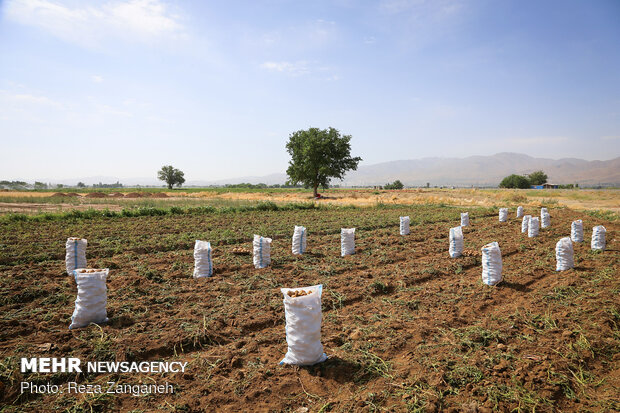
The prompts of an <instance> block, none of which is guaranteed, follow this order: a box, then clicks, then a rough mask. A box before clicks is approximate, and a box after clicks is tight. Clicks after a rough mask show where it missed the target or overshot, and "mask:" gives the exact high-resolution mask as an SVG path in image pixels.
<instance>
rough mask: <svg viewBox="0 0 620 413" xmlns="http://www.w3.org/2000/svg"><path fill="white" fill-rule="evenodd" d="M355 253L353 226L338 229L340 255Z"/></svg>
mask: <svg viewBox="0 0 620 413" xmlns="http://www.w3.org/2000/svg"><path fill="white" fill-rule="evenodd" d="M352 254H355V228H342V229H341V230H340V255H342V256H343V257H344V256H345V255H352Z"/></svg>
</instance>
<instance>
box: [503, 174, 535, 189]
mask: <svg viewBox="0 0 620 413" xmlns="http://www.w3.org/2000/svg"><path fill="white" fill-rule="evenodd" d="M499 187H500V188H521V189H525V188H529V187H530V181H529V179H527V178H526V177H525V176H522V175H516V174H512V175H509V176H507V177H505V178H504V179H502V182H501V183H500V184H499Z"/></svg>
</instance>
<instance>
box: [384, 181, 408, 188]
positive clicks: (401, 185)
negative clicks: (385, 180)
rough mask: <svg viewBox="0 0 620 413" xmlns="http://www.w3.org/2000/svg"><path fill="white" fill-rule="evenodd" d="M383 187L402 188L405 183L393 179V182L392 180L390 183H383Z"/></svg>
mask: <svg viewBox="0 0 620 413" xmlns="http://www.w3.org/2000/svg"><path fill="white" fill-rule="evenodd" d="M383 187H384V188H385V189H403V188H404V187H405V185H403V183H402V182H400V180H398V179H397V180H395V181H394V182H392V183H391V184H385V185H384V186H383Z"/></svg>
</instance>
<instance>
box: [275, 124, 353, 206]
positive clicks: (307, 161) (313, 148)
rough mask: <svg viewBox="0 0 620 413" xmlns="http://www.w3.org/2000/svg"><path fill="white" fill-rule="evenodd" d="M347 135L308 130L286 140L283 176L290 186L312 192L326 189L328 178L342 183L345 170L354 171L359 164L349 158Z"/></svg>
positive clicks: (333, 130)
mask: <svg viewBox="0 0 620 413" xmlns="http://www.w3.org/2000/svg"><path fill="white" fill-rule="evenodd" d="M350 142H351V135H342V136H341V135H340V132H339V131H338V130H337V129H334V128H332V127H330V128H329V129H319V128H310V129H308V130H299V131H297V132H293V133H292V134H291V135H290V136H289V140H288V143H287V144H286V150H287V151H288V153H289V154H290V155H291V160H290V161H289V167H288V169H287V170H286V174H287V175H288V177H289V182H290V183H291V184H293V185H296V184H298V183H302V184H303V185H304V187H306V188H313V191H314V192H313V193H314V196H315V197H316V196H317V188H318V187H319V185H320V186H321V187H323V188H328V186H329V182H330V180H331V178H337V179H342V178H344V174H345V173H346V172H347V171H349V170H356V169H357V165H358V163H359V162H360V161H361V160H362V158H360V157H359V156H357V157H351V143H350Z"/></svg>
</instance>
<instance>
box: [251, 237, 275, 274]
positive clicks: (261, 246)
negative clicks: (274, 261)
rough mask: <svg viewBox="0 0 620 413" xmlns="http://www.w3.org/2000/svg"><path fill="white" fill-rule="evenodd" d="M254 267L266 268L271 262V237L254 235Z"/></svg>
mask: <svg viewBox="0 0 620 413" xmlns="http://www.w3.org/2000/svg"><path fill="white" fill-rule="evenodd" d="M252 245H253V246H254V268H266V267H268V266H269V264H271V238H264V237H261V236H260V235H254V242H253V243H252Z"/></svg>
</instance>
